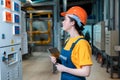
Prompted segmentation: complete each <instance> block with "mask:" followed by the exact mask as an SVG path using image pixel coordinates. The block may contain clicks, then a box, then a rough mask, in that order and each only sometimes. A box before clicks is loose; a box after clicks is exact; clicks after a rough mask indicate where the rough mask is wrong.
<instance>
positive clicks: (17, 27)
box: [13, 26, 20, 35]
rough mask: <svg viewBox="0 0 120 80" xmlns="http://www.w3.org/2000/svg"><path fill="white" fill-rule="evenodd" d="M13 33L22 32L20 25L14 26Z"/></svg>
mask: <svg viewBox="0 0 120 80" xmlns="http://www.w3.org/2000/svg"><path fill="white" fill-rule="evenodd" d="M13 34H14V35H18V34H20V27H19V26H13Z"/></svg>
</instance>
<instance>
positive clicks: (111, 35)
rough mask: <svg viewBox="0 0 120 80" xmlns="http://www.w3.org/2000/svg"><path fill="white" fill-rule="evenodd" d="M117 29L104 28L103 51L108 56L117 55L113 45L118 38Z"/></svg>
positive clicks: (116, 42)
mask: <svg viewBox="0 0 120 80" xmlns="http://www.w3.org/2000/svg"><path fill="white" fill-rule="evenodd" d="M118 38H119V37H118V31H117V30H114V31H108V30H107V29H106V30H105V52H106V53H107V54H108V55H109V56H118V52H117V51H115V49H114V47H115V46H116V45H118V44H119V43H118V42H119V41H118V40H119V39H118Z"/></svg>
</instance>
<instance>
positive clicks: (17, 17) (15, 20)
mask: <svg viewBox="0 0 120 80" xmlns="http://www.w3.org/2000/svg"><path fill="white" fill-rule="evenodd" d="M19 21H20V20H19V15H17V14H14V22H15V23H19Z"/></svg>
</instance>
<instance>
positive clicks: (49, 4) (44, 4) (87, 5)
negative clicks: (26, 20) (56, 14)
mask: <svg viewBox="0 0 120 80" xmlns="http://www.w3.org/2000/svg"><path fill="white" fill-rule="evenodd" d="M32 1H33V3H32V4H31V3H29V2H26V3H24V4H23V5H22V10H26V9H27V8H28V7H32V8H34V9H35V10H52V9H53V0H32ZM59 1H60V2H59V4H60V12H63V9H64V7H63V5H64V3H63V0H59ZM66 1H67V4H66V8H67V9H68V8H70V7H71V6H75V5H77V6H81V7H83V8H84V9H85V10H86V11H87V13H88V15H90V14H91V11H92V5H93V4H94V3H95V0H66Z"/></svg>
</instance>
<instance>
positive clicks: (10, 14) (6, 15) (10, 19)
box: [5, 11, 12, 22]
mask: <svg viewBox="0 0 120 80" xmlns="http://www.w3.org/2000/svg"><path fill="white" fill-rule="evenodd" d="M5 21H6V22H12V13H10V12H7V11H6V12H5Z"/></svg>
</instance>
